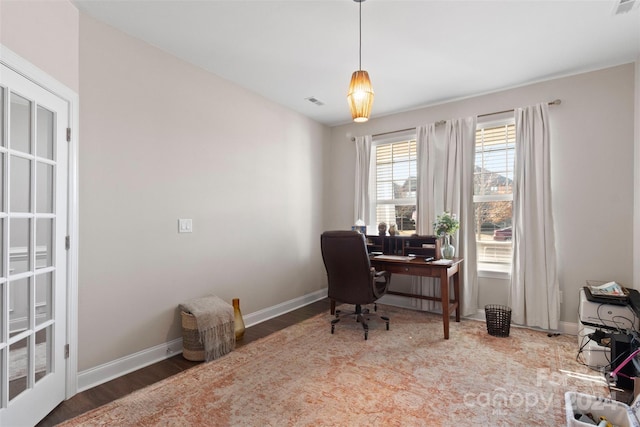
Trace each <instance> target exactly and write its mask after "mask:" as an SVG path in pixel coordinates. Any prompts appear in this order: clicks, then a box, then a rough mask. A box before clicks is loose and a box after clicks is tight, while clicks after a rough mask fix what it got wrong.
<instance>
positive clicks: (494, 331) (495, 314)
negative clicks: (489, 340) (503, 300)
mask: <svg viewBox="0 0 640 427" xmlns="http://www.w3.org/2000/svg"><path fill="white" fill-rule="evenodd" d="M484 314H485V316H486V318H487V332H488V333H489V335H493V336H494V337H508V336H509V330H510V328H511V308H509V307H507V306H504V305H497V304H489V305H485V306H484Z"/></svg>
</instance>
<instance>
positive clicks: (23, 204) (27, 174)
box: [9, 156, 31, 212]
mask: <svg viewBox="0 0 640 427" xmlns="http://www.w3.org/2000/svg"><path fill="white" fill-rule="evenodd" d="M9 159H10V161H11V165H10V166H11V180H10V187H11V200H10V203H11V204H10V205H9V206H10V209H11V212H29V208H30V206H31V204H30V200H31V191H30V188H31V161H30V160H29V159H25V158H22V157H18V156H10V157H9Z"/></svg>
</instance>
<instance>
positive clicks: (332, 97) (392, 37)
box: [73, 0, 640, 126]
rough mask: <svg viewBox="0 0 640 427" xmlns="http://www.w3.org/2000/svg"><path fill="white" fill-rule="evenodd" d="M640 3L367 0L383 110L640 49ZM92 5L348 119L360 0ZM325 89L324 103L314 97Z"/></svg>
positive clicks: (138, 30) (560, 72) (209, 65)
mask: <svg viewBox="0 0 640 427" xmlns="http://www.w3.org/2000/svg"><path fill="white" fill-rule="evenodd" d="M620 1H623V2H624V1H631V2H633V1H634V0H574V1H566V0H549V1H545V0H537V1H522V0H501V1H490V0H474V1H463V0H458V1H456V0H448V1H435V0H422V1H420V0H412V1H405V0H368V1H366V2H364V3H362V69H364V70H367V71H369V74H370V76H371V81H372V83H373V88H374V91H375V93H376V97H375V101H374V104H373V112H372V116H371V117H372V118H375V117H379V116H383V115H387V114H391V113H397V112H400V111H406V110H410V109H414V108H418V107H423V106H427V105H432V104H437V103H441V102H446V101H449V100H453V99H458V98H463V97H468V96H472V95H477V94H481V93H487V92H492V91H496V90H500V89H505V88H509V87H514V86H519V85H524V84H528V83H531V82H535V81H540V80H545V79H550V78H554V77H558V76H564V75H570V74H576V73H580V72H584V71H590V70H595V69H599V68H605V67H609V66H613V65H618V64H623V63H628V62H633V61H635V60H636V59H638V57H640V7H637V6H638V5H637V4H636V5H635V6H636V7H634V8H633V10H631V11H629V12H627V13H624V14H615V13H614V10H615V9H616V5H617V4H618V3H619V2H620ZM635 2H636V3H640V0H635ZM73 3H74V4H75V5H76V6H77V7H78V8H79V10H80V11H81V12H83V13H86V14H88V15H90V16H92V17H94V18H96V19H97V20H99V21H102V22H105V23H107V24H109V25H111V26H113V27H115V28H117V29H119V30H121V31H124V32H125V33H128V34H130V35H132V36H134V37H136V38H139V39H142V40H144V41H146V42H147V43H149V44H151V45H154V46H156V47H158V48H160V49H162V50H164V51H166V52H169V53H171V54H173V55H175V56H177V57H179V58H181V59H183V60H185V61H187V62H189V63H192V64H194V65H197V66H199V67H201V68H203V69H205V70H208V71H210V72H211V73H213V74H216V75H218V76H220V77H223V78H225V79H228V80H230V81H233V82H235V83H237V84H238V85H240V86H243V87H245V88H247V89H249V90H251V91H254V92H256V93H258V94H260V95H262V96H264V97H265V98H268V99H270V100H272V101H274V102H276V103H278V104H281V105H283V106H286V107H288V108H290V109H292V110H295V111H298V112H300V113H301V114H304V115H305V116H308V117H310V118H312V119H314V120H317V121H318V122H321V123H324V124H327V125H329V126H335V125H339V124H344V123H348V122H350V121H351V116H350V113H349V109H348V106H347V99H346V94H347V88H348V86H349V80H350V77H351V73H352V72H353V71H355V70H357V69H358V3H356V2H354V1H352V0H285V1H276V0H255V1H248V0H200V1H190V0H154V1H144V0H125V1H114V0H107V1H105V0H73ZM309 97H315V98H316V99H318V100H319V101H321V102H322V103H323V104H324V105H321V106H320V105H316V104H313V103H311V102H309V101H308V100H307V98H309Z"/></svg>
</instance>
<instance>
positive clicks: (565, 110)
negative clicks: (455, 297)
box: [325, 64, 636, 322]
mask: <svg viewBox="0 0 640 427" xmlns="http://www.w3.org/2000/svg"><path fill="white" fill-rule="evenodd" d="M634 79H636V77H635V76H634V66H633V64H627V65H622V66H618V67H613V68H609V69H605V70H599V71H594V72H590V73H584V74H580V75H576V76H570V77H565V78H560V79H555V80H550V81H546V82H540V83H537V84H532V85H528V86H524V87H519V88H514V89H510V90H505V91H501V92H497V93H491V94H486V95H482V96H477V97H473V98H468V99H464V100H459V101H456V102H450V103H446V104H441V105H435V106H431V107H427V108H423V109H418V110H414V111H409V112H405V113H401V114H395V115H390V116H386V117H381V118H378V119H372V120H370V121H369V122H367V123H365V124H361V125H357V124H347V125H343V126H338V127H335V128H332V132H331V134H332V136H331V146H330V147H328V148H327V150H328V156H329V159H328V161H327V162H326V166H325V176H326V177H327V179H328V182H327V189H328V192H327V196H326V199H325V206H326V213H325V216H326V220H327V222H326V226H327V228H333V229H340V228H345V227H348V226H350V225H351V222H352V221H353V193H354V186H353V182H354V163H355V150H354V146H353V143H352V142H351V141H350V137H351V136H356V135H365V134H376V133H381V132H389V131H394V130H399V129H405V128H411V127H415V126H417V125H421V124H426V123H431V122H434V121H438V120H441V119H448V118H454V117H466V116H471V115H476V114H484V113H491V112H494V111H502V110H506V109H510V108H514V107H520V106H526V105H532V104H535V103H538V102H543V101H551V100H554V99H556V98H560V99H561V100H562V104H561V105H560V106H554V107H550V112H551V126H552V151H551V163H552V170H551V175H552V192H553V202H552V203H553V205H552V208H553V213H554V221H555V229H556V235H557V252H558V263H559V264H558V265H559V279H560V286H561V290H563V291H564V304H563V305H562V313H561V320H563V321H567V322H576V318H577V302H578V290H579V288H580V287H581V286H583V285H584V283H585V280H587V279H601V280H617V281H619V282H621V283H623V284H625V285H629V286H631V285H632V283H633V281H632V278H633V263H632V247H633V237H632V236H633V200H634V160H633V159H634V114H633V111H634V110H633V108H634ZM373 108H374V111H375V103H374V107H373ZM480 285H481V287H480V297H479V301H480V303H482V304H485V303H488V302H490V301H489V300H490V299H495V300H496V301H495V302H497V303H500V302H503V301H506V295H504V293H505V292H506V291H505V289H506V286H505V282H504V281H499V280H489V279H483V280H481V282H480ZM488 295H493V296H494V298H488Z"/></svg>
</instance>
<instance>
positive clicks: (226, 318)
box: [180, 295, 236, 362]
mask: <svg viewBox="0 0 640 427" xmlns="http://www.w3.org/2000/svg"><path fill="white" fill-rule="evenodd" d="M180 309H181V310H182V311H184V312H187V313H190V314H192V315H193V316H194V317H195V318H196V322H197V324H198V333H199V334H200V342H201V343H202V344H203V345H204V359H205V361H206V362H209V361H211V360H213V359H217V358H218V357H220V356H224V355H225V354H227V353H229V352H230V351H231V350H233V349H234V348H235V345H236V335H235V325H234V315H233V307H232V306H231V305H230V304H229V303H226V302H225V301H224V300H222V299H220V298H218V297H217V296H215V295H207V296H205V297H201V298H194V299H192V300H189V301H186V302H183V303H182V304H180Z"/></svg>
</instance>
